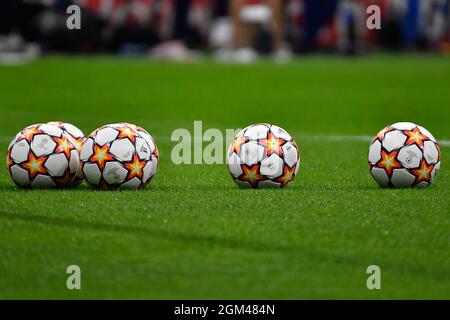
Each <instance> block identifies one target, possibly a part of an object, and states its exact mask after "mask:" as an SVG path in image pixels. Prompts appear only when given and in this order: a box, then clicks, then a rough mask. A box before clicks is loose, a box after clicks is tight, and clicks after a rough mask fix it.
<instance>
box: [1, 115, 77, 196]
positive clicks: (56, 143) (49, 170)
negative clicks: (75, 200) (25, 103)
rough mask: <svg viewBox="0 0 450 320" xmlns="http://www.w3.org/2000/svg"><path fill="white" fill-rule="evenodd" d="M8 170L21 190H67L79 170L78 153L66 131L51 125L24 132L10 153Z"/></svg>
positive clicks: (10, 148) (18, 136)
mask: <svg viewBox="0 0 450 320" xmlns="http://www.w3.org/2000/svg"><path fill="white" fill-rule="evenodd" d="M6 162H7V168H8V172H9V173H10V175H11V178H12V180H13V181H14V182H15V183H16V185H18V186H19V187H21V188H32V189H42V188H65V187H69V186H71V185H72V183H73V181H74V179H75V177H76V173H77V172H78V170H79V167H80V159H79V153H78V150H77V149H76V147H75V145H74V144H73V143H72V142H71V141H70V140H69V138H68V137H67V135H66V134H65V133H64V131H63V130H62V129H60V128H58V127H57V126H54V125H51V124H35V125H31V126H28V127H26V128H25V129H23V130H21V131H20V132H19V133H18V134H17V135H16V137H15V138H14V139H13V140H12V141H11V143H10V145H9V147H8V151H7V157H6Z"/></svg>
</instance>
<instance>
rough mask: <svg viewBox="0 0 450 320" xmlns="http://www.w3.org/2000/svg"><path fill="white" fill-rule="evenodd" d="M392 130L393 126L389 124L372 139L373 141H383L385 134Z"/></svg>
mask: <svg viewBox="0 0 450 320" xmlns="http://www.w3.org/2000/svg"><path fill="white" fill-rule="evenodd" d="M391 130H392V128H391V127H389V126H388V127H386V128H384V129H382V130H381V131H380V132H378V134H377V135H376V136H375V138H374V139H373V140H372V142H374V141H375V140H379V141H383V139H384V135H385V134H386V133H387V132H389V131H391Z"/></svg>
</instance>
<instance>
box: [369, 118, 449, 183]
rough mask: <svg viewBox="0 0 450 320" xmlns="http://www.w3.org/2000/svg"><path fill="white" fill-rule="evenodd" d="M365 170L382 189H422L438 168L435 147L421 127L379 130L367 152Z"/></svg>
mask: <svg viewBox="0 0 450 320" xmlns="http://www.w3.org/2000/svg"><path fill="white" fill-rule="evenodd" d="M368 158H369V169H370V173H371V174H372V177H373V178H374V179H375V181H376V182H377V183H378V184H379V185H380V186H382V187H390V188H404V187H416V186H417V187H426V186H428V185H430V184H431V183H432V182H433V181H434V179H435V177H436V175H437V173H438V171H439V168H440V166H441V153H440V150H439V145H438V143H437V142H436V139H435V138H434V137H433V135H432V134H431V133H430V132H429V131H428V130H427V129H425V128H424V127H422V126H419V125H417V124H414V123H412V122H398V123H394V124H392V125H390V126H387V127H385V128H384V129H382V130H381V131H380V132H379V133H378V134H377V135H376V136H375V138H374V139H373V140H372V142H371V144H370V148H369V156H368Z"/></svg>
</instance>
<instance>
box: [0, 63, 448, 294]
mask: <svg viewBox="0 0 450 320" xmlns="http://www.w3.org/2000/svg"><path fill="white" fill-rule="evenodd" d="M449 84H450V60H448V59H444V58H439V57H433V56H430V57H415V56H398V57H396V56H376V57H372V58H359V59H356V60H347V59H342V58H333V57H331V58H328V57H323V58H322V57H308V58H303V59H300V60H299V61H297V62H295V63H291V64H287V65H276V64H271V63H269V62H264V63H260V64H255V65H250V66H230V65H218V64H214V63H211V62H202V63H199V64H192V65H179V64H157V63H152V62H147V61H143V60H121V59H116V58H108V57H106V58H105V57H97V58H58V57H55V58H47V59H44V60H41V61H38V62H35V63H33V64H31V65H27V66H21V67H0V149H1V150H6V147H7V145H8V142H9V141H8V140H9V138H10V137H13V136H14V135H15V134H16V133H17V132H18V131H19V130H20V129H21V128H22V127H25V126H26V125H29V124H32V123H37V122H44V121H49V120H64V121H67V122H72V123H74V124H75V125H77V126H79V127H80V128H81V129H82V130H84V131H85V133H89V132H90V131H92V130H93V129H95V128H96V127H98V126H100V125H102V124H106V123H112V122H119V121H128V122H132V123H136V124H139V125H142V126H143V127H145V128H146V129H147V130H148V131H150V132H151V133H152V134H153V135H154V137H155V138H156V140H157V142H158V146H159V149H160V155H161V163H160V165H159V167H158V172H157V175H156V177H155V178H154V180H153V181H152V183H151V186H150V188H149V189H147V190H145V191H139V192H96V191H92V190H90V189H88V188H87V187H86V186H83V187H82V188H81V189H78V190H68V191H22V190H19V189H17V188H16V187H15V186H14V185H13V183H12V182H11V181H10V179H9V176H8V173H7V171H6V169H2V170H0V298H69V299H70V298H150V299H153V298H161V299H166V298H176V299H187V298H194V299H197V298H202V299H207V298H219V299H222V298H258V299H259V298H289V299H295V298H376V299H378V298H401V299H402V298H447V299H448V298H450V271H449V270H450V255H449V247H450V212H449V209H450V206H449V198H450V190H449V185H450V173H449V171H448V167H449V164H450V162H449V160H448V159H450V148H449V147H448V146H442V147H441V152H442V159H443V161H442V167H441V171H440V173H439V176H438V179H437V181H436V184H435V185H433V186H432V187H430V188H428V189H424V190H416V189H412V190H383V189H380V188H378V187H377V185H376V184H375V182H374V181H373V180H372V178H371V177H370V174H369V173H368V170H367V162H366V156H367V150H368V143H367V142H365V141H358V140H356V139H355V140H352V139H338V138H336V137H335V138H336V139H335V138H333V137H332V135H339V136H346V135H349V136H354V135H375V134H376V133H377V132H378V130H380V129H381V128H382V127H384V126H385V125H387V124H390V123H393V122H397V121H413V122H417V123H420V124H422V125H423V126H425V127H426V128H428V129H429V130H430V131H431V132H432V133H433V134H434V135H435V136H436V138H437V139H438V140H450V132H449V123H450V90H449ZM194 120H203V126H204V128H205V129H206V128H210V127H216V128H219V129H222V130H223V129H225V128H239V127H244V126H247V125H248V124H250V123H255V122H272V123H275V124H278V125H280V126H282V127H283V128H285V129H286V130H287V131H289V132H290V133H291V134H292V135H293V136H294V137H295V138H296V140H297V143H298V144H299V147H300V149H301V151H302V165H301V169H300V172H299V176H298V177H297V179H296V181H295V182H294V184H293V185H292V186H291V187H290V188H288V189H285V190H241V189H238V188H237V187H236V186H235V184H234V183H233V181H232V180H231V179H230V177H229V174H228V172H227V168H226V166H224V165H212V166H208V165H181V166H175V165H173V164H172V163H171V161H170V152H171V149H172V147H173V146H174V143H173V142H171V141H170V134H171V132H172V131H173V130H174V129H176V128H180V127H185V128H188V129H190V130H192V127H193V121H194ZM0 165H1V167H2V168H5V162H4V157H1V161H0ZM71 264H76V265H79V266H80V267H81V269H82V290H81V291H69V290H67V289H66V278H67V275H66V273H65V270H66V268H67V266H68V265H71ZM371 264H377V265H379V266H380V267H381V270H382V289H381V290H379V291H369V290H368V289H367V288H366V279H367V276H368V275H367V274H366V268H367V266H368V265H371Z"/></svg>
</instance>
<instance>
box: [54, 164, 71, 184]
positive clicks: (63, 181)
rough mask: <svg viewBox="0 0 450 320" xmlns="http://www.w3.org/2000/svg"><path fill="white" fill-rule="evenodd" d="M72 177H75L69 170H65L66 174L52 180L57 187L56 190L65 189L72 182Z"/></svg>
mask: <svg viewBox="0 0 450 320" xmlns="http://www.w3.org/2000/svg"><path fill="white" fill-rule="evenodd" d="M74 177H75V175H74V174H72V173H70V169H67V170H66V172H64V175H63V176H62V177H58V178H56V179H54V180H55V183H56V185H57V186H58V188H66V187H68V186H69V185H70V183H71V182H72V181H73V178H74Z"/></svg>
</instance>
